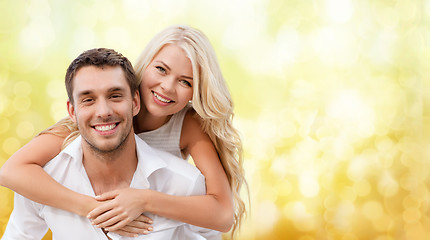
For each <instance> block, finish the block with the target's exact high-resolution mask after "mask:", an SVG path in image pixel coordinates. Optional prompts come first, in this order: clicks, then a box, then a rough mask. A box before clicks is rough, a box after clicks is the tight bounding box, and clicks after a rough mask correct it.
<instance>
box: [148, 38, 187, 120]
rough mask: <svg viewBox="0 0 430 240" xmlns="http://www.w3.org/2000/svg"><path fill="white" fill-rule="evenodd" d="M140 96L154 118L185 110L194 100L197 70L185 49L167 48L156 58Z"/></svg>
mask: <svg viewBox="0 0 430 240" xmlns="http://www.w3.org/2000/svg"><path fill="white" fill-rule="evenodd" d="M140 93H141V98H142V100H143V103H142V104H144V105H145V107H146V110H147V111H148V112H149V113H150V114H151V115H154V116H158V117H162V116H168V115H172V114H174V113H177V112H179V111H180V110H182V109H183V108H184V107H185V106H186V105H187V103H188V101H190V100H191V98H192V96H193V69H192V66H191V61H190V59H188V58H187V56H186V55H185V52H184V51H183V50H182V48H180V47H178V46H176V45H174V44H167V45H165V46H164V47H163V48H161V50H160V51H159V52H158V54H157V55H155V57H154V59H153V60H152V61H151V62H150V63H149V65H148V67H147V68H146V69H145V72H144V73H143V76H142V83H141V85H140Z"/></svg>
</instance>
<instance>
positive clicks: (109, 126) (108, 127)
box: [95, 124, 116, 132]
mask: <svg viewBox="0 0 430 240" xmlns="http://www.w3.org/2000/svg"><path fill="white" fill-rule="evenodd" d="M115 126H116V124H111V125H104V126H95V129H96V130H97V131H101V132H105V131H109V130H112V129H113V128H114V127H115Z"/></svg>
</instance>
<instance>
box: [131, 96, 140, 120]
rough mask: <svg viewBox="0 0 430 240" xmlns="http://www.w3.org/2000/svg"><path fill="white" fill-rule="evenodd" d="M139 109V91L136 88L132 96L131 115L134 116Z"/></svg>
mask: <svg viewBox="0 0 430 240" xmlns="http://www.w3.org/2000/svg"><path fill="white" fill-rule="evenodd" d="M139 111H140V93H139V91H138V90H136V93H135V94H134V97H133V117H134V116H136V115H137V114H138V113H139Z"/></svg>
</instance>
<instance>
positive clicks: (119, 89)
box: [108, 87, 126, 92]
mask: <svg viewBox="0 0 430 240" xmlns="http://www.w3.org/2000/svg"><path fill="white" fill-rule="evenodd" d="M121 91H126V89H125V88H124V87H111V88H109V90H108V92H121Z"/></svg>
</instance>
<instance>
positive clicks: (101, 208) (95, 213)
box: [87, 202, 114, 219]
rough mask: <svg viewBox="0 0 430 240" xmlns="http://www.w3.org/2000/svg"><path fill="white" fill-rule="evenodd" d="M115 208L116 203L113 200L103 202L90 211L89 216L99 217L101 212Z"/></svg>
mask: <svg viewBox="0 0 430 240" xmlns="http://www.w3.org/2000/svg"><path fill="white" fill-rule="evenodd" d="M113 208H114V203H113V202H107V203H105V204H102V205H100V206H98V207H96V208H94V209H93V210H92V211H91V212H89V213H88V215H87V218H90V219H91V218H93V219H94V218H97V217H99V216H100V215H101V214H103V213H105V212H108V211H110V210H112V209H113Z"/></svg>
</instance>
